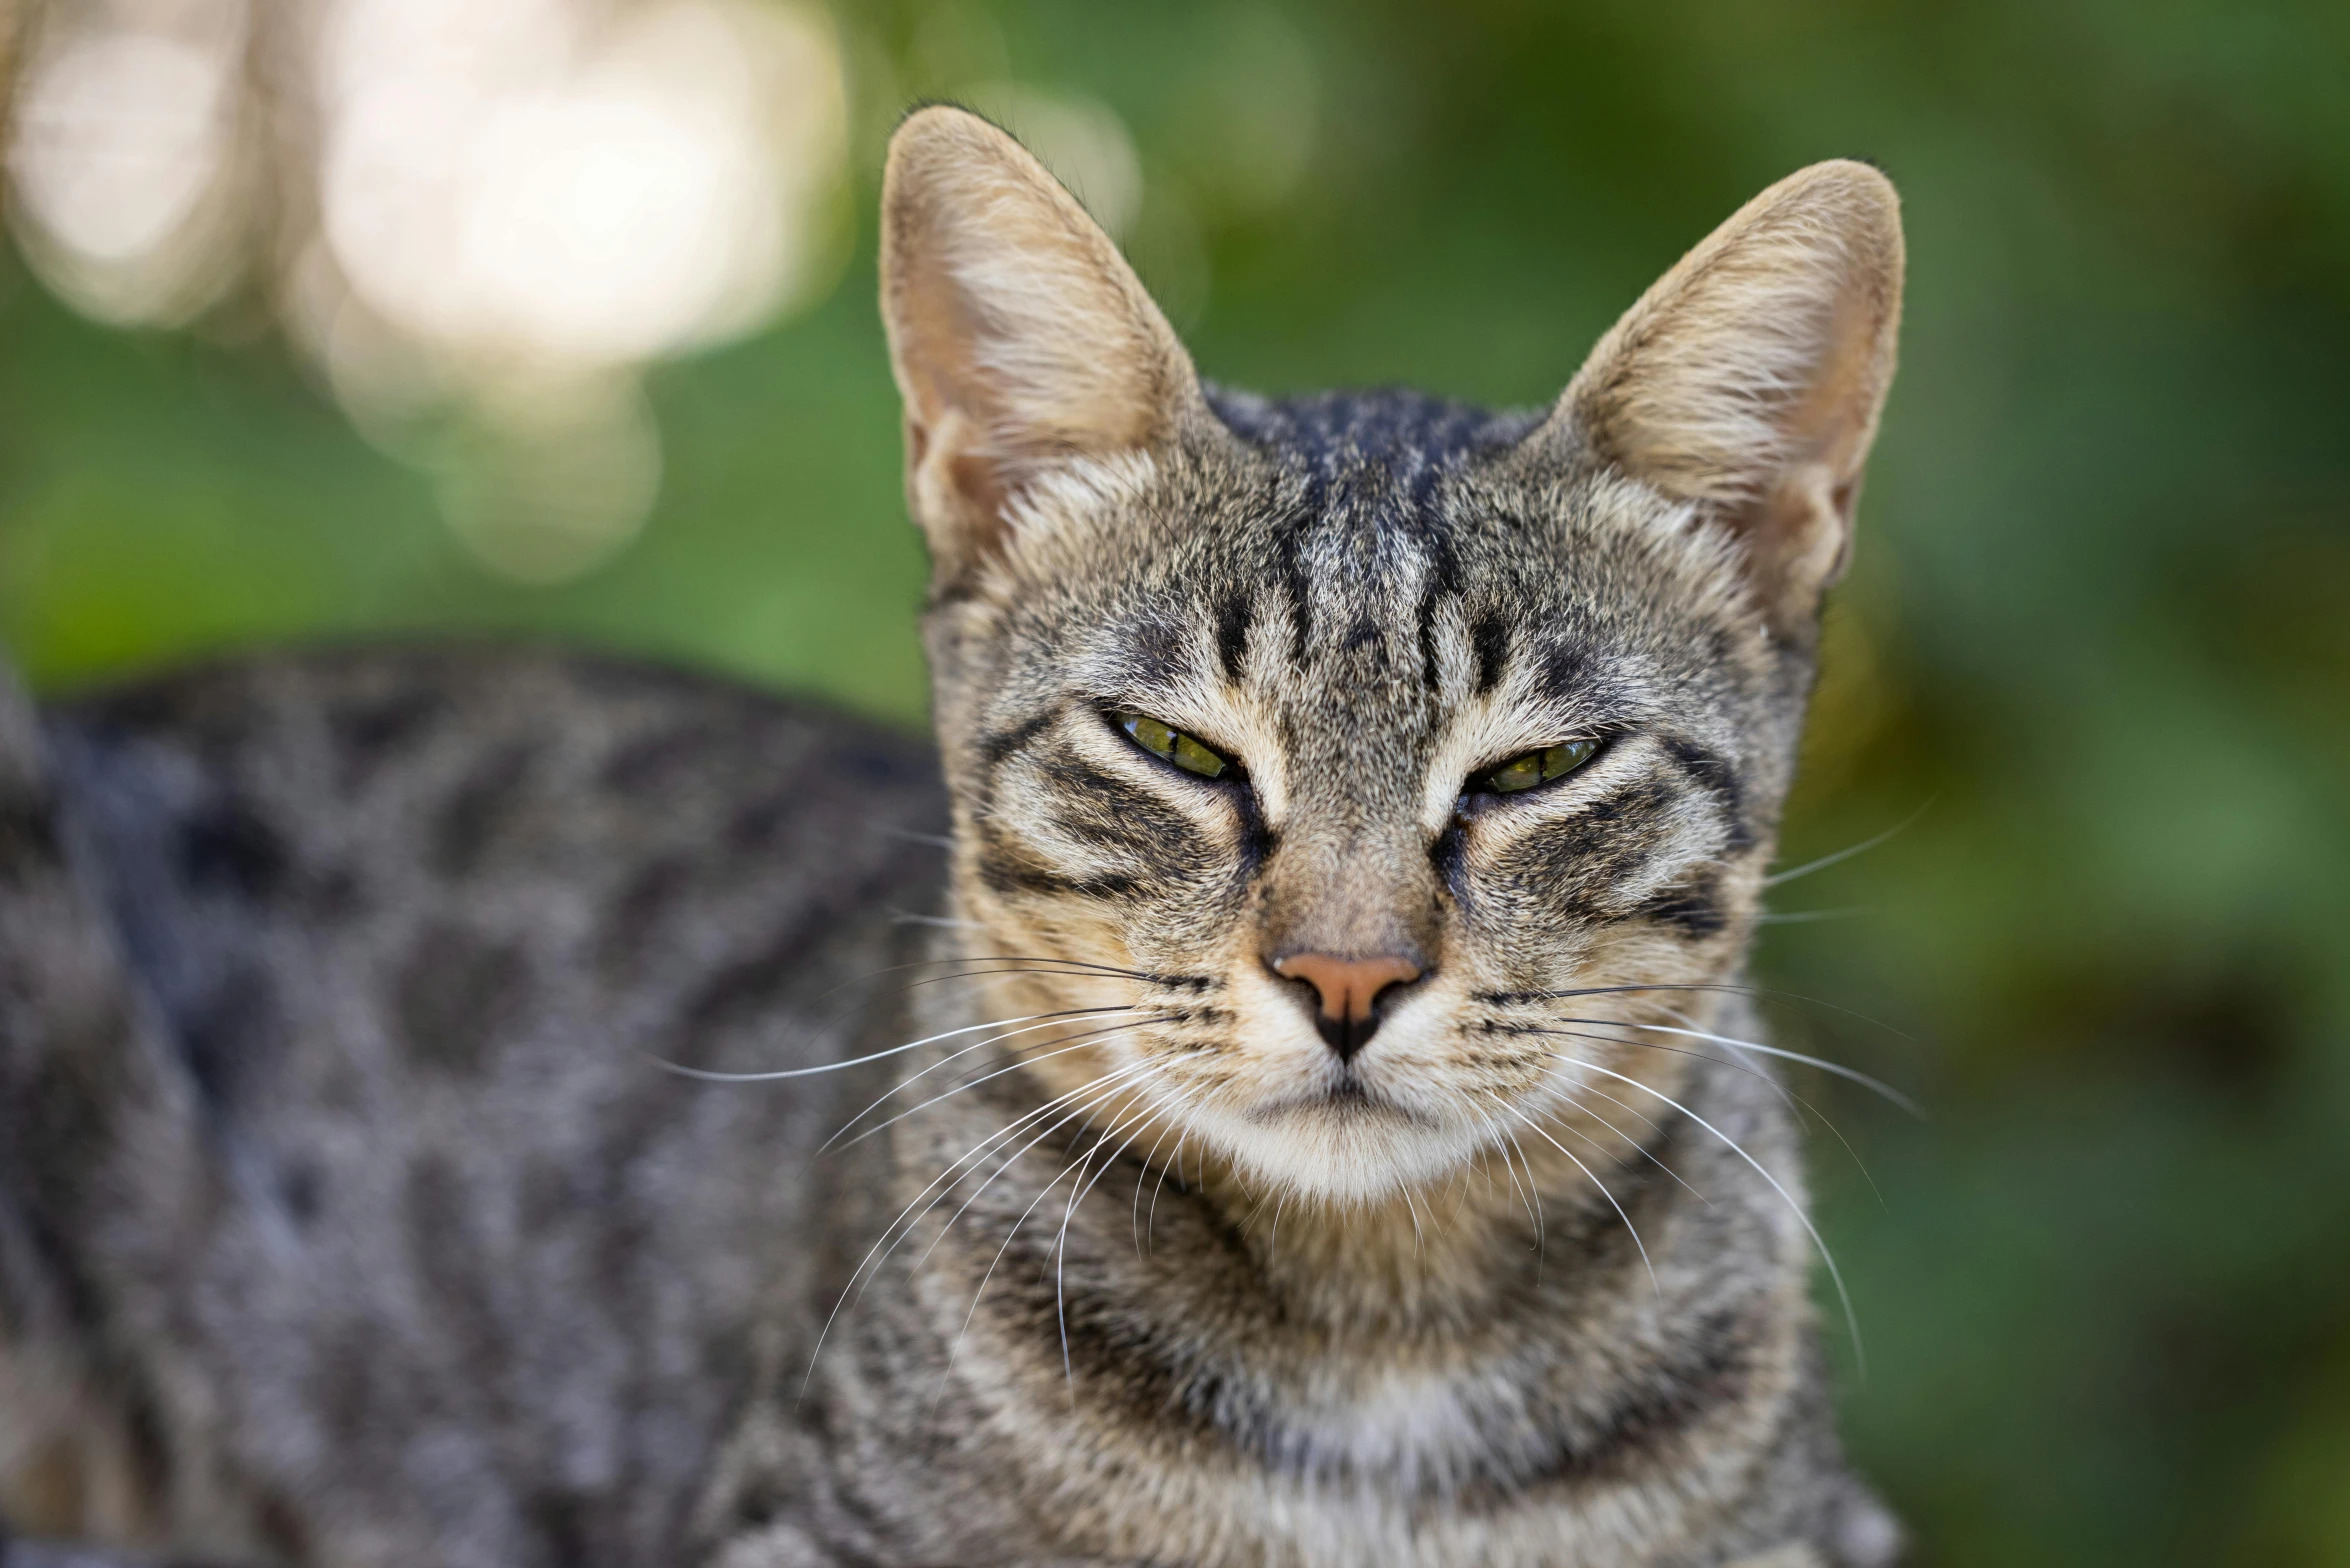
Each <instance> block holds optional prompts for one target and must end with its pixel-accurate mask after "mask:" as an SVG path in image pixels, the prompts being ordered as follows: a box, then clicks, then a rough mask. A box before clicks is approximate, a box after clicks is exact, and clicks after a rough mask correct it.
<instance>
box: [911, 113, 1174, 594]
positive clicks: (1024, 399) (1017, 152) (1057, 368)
mask: <svg viewBox="0 0 2350 1568" xmlns="http://www.w3.org/2000/svg"><path fill="white" fill-rule="evenodd" d="M881 312H882V318H883V321H884V323H885V324H886V325H887V327H888V329H889V348H890V363H891V367H892V368H893V369H894V371H895V372H896V375H897V382H898V391H899V394H900V395H901V396H902V397H903V398H904V400H905V412H906V499H907V504H908V506H909V507H910V508H911V509H912V511H913V514H914V520H915V521H916V522H917V523H919V524H921V526H922V529H923V531H924V533H925V534H927V535H928V537H929V541H930V552H931V559H932V561H933V562H934V564H935V566H936V568H937V575H938V580H939V581H940V582H942V583H946V582H952V581H955V580H957V579H959V578H961V577H962V576H964V575H965V574H966V573H967V572H968V571H969V570H970V569H971V568H972V567H973V566H975V565H976V564H978V563H979V562H980V561H982V560H984V559H986V558H987V557H988V556H989V555H990V554H991V553H993V552H995V551H997V550H999V549H1001V548H1002V547H1003V545H1004V543H1005V541H1006V539H1007V537H1008V533H1009V530H1010V528H1011V526H1012V523H1013V520H1014V518H1015V517H1016V516H1017V515H1018V512H1019V503H1020V501H1021V498H1022V494H1023V492H1024V490H1026V489H1027V488H1028V487H1029V486H1030V485H1032V484H1033V483H1035V482H1036V481H1037V480H1038V479H1039V478H1040V477H1043V476H1044V475H1046V474H1047V473H1049V472H1050V471H1052V470H1054V469H1055V468H1065V467H1068V466H1070V465H1073V464H1081V463H1084V462H1086V461H1087V460H1093V461H1096V462H1098V461H1101V460H1105V459H1114V458H1117V457H1120V456H1124V455H1127V454H1132V453H1137V452H1147V451H1148V450H1149V449H1150V448H1151V447H1152V446H1154V445H1156V444H1157V443H1159V442H1160V441H1162V440H1163V439H1165V438H1166V437H1167V436H1168V435H1169V434H1170V433H1171V432H1172V431H1173V429H1174V428H1175V426H1176V423H1177V422H1178V421H1179V420H1180V419H1182V418H1183V417H1184V415H1185V414H1186V413H1187V412H1188V411H1189V410H1191V409H1193V408H1195V407H1198V406H1201V396H1200V392H1199V382H1198V378H1197V376H1196V375H1195V373H1194V372H1193V370H1192V366H1191V360H1190V357H1189V356H1188V355H1186V354H1185V353H1184V351H1183V345H1182V344H1181V343H1180V342H1178V341H1177V339H1176V337H1175V332H1174V329H1173V328H1172V327H1170V326H1169V325H1168V324H1167V321H1166V318H1165V317H1164V316H1162V315H1161V314H1160V313H1159V309H1158V307H1157V306H1156V305H1154V304H1153V303H1151V298H1150V296H1149V294H1148V293H1146V292H1145V291H1144V289H1143V286H1142V282H1141V280H1140V279H1138V278H1137V277H1135V275H1134V272H1133V269H1132V268H1130V267H1128V266H1127V264H1126V261H1125V259H1124V258H1123V257H1121V256H1120V255H1119V254H1118V247H1117V246H1116V245H1115V244H1114V243H1112V241H1111V239H1110V237H1109V235H1107V234H1105V233H1103V232H1102V229H1101V226H1100V225H1099V224H1097V223H1095V222H1094V221H1093V219H1092V218H1091V217H1090V216H1088V215H1087V213H1086V211H1085V209H1084V208H1083V207H1082V206H1080V205H1079V204H1078V202H1077V199H1076V198H1075V197H1073V196H1071V195H1070V194H1069V192H1068V191H1066V190H1064V189H1063V188H1062V186H1061V184H1060V182H1059V181H1058V180H1056V179H1054V178H1053V176H1052V175H1051V173H1050V172H1048V171H1047V170H1046V169H1045V167H1044V165H1043V164H1041V163H1039V162H1037V161H1036V159H1035V158H1034V157H1032V156H1031V155H1030V154H1029V152H1028V150H1027V149H1026V148H1024V147H1022V146H1021V145H1020V144H1019V143H1018V142H1016V141H1014V140H1013V139H1012V138H1011V137H1010V136H1008V135H1006V134H1005V133H1004V132H1003V131H1001V130H998V129H997V128H996V127H995V126H993V125H990V124H989V123H988V122H987V121H985V120H983V119H981V118H980V117H979V116H977V115H975V114H971V113H969V112H967V111H965V110H962V109H956V108H950V107H943V106H942V107H934V108H928V109H923V110H920V111H919V112H917V113H915V114H913V115H911V116H909V117H908V118H907V119H906V121H905V123H904V124H902V125H900V126H899V127H898V131H897V134H896V136H894V137H893V138H891V141H890V145H889V167H888V171H887V173H886V174H885V175H884V177H883V181H882V197H881Z"/></svg>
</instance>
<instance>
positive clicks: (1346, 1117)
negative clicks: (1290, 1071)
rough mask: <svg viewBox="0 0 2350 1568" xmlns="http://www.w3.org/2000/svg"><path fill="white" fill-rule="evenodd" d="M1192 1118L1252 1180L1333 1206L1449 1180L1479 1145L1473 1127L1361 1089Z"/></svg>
mask: <svg viewBox="0 0 2350 1568" xmlns="http://www.w3.org/2000/svg"><path fill="white" fill-rule="evenodd" d="M1193 1120H1194V1122H1195V1125H1196V1128H1197V1131H1198V1132H1199V1133H1200V1134H1202V1135H1203V1136H1205V1137H1207V1138H1209V1139H1211V1140H1212V1141H1214V1142H1215V1143H1218V1144H1220V1145H1222V1147H1223V1150H1224V1152H1225V1155H1226V1157H1227V1158H1229V1159H1230V1160H1231V1161H1232V1163H1233V1164H1234V1165H1235V1166H1236V1167H1238V1168H1239V1169H1240V1170H1241V1171H1242V1172H1243V1173H1244V1174H1245V1175H1246V1176H1248V1177H1249V1178H1251V1179H1252V1180H1254V1181H1258V1182H1262V1183H1265V1184H1266V1185H1269V1186H1271V1187H1274V1188H1275V1189H1277V1190H1278V1191H1280V1192H1283V1193H1286V1194H1289V1195H1292V1196H1295V1197H1300V1198H1311V1199H1317V1200H1320V1201H1323V1202H1327V1203H1336V1204H1369V1203H1377V1202H1381V1201H1383V1200H1386V1199H1390V1198H1393V1197H1394V1196H1395V1195H1396V1194H1397V1193H1399V1192H1402V1191H1405V1190H1407V1189H1411V1188H1416V1187H1424V1186H1428V1185H1431V1184H1434V1183H1436V1182H1440V1181H1444V1180H1447V1179H1449V1178H1451V1177H1452V1176H1453V1175H1454V1174H1455V1173H1456V1172H1457V1171H1458V1170H1459V1168H1460V1166H1461V1165H1462V1163H1463V1162H1464V1161H1467V1160H1469V1159H1472V1158H1474V1157H1475V1156H1476V1154H1477V1153H1478V1152H1479V1149H1480V1147H1481V1143H1480V1140H1479V1139H1478V1137H1477V1136H1476V1133H1475V1132H1474V1130H1472V1129H1467V1128H1455V1127H1451V1126H1447V1125H1444V1124H1442V1123H1440V1122H1437V1121H1434V1120H1431V1119H1430V1118H1428V1117H1426V1116H1425V1115H1422V1114H1420V1113H1418V1112H1415V1111H1413V1110H1411V1109H1409V1108H1408V1107H1405V1106H1402V1105H1399V1104H1397V1103H1396V1102H1394V1101H1392V1100H1390V1099H1387V1098H1386V1097H1384V1096H1381V1095H1378V1094H1376V1093H1372V1092H1369V1091H1365V1090H1362V1089H1359V1088H1353V1089H1344V1088H1342V1089H1338V1090H1320V1091H1317V1092H1315V1093H1313V1094H1311V1095H1306V1096H1299V1097H1295V1098H1291V1099H1286V1100H1281V1101H1278V1102H1275V1103H1272V1104H1269V1105H1263V1106H1258V1107H1256V1108H1253V1109H1251V1110H1250V1111H1248V1112H1247V1113H1246V1114H1244V1115H1239V1116H1234V1115H1230V1114H1227V1113H1220V1112H1208V1113H1206V1114H1204V1115H1195V1116H1194V1118H1193Z"/></svg>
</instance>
